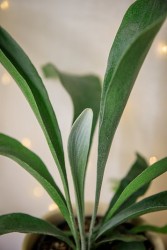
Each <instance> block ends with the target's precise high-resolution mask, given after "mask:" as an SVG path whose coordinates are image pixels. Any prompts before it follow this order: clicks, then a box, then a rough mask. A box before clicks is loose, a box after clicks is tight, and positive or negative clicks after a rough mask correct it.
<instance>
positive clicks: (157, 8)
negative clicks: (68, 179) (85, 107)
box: [92, 0, 167, 224]
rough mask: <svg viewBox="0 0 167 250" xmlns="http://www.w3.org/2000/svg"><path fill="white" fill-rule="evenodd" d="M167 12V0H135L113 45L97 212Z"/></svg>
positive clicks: (101, 134) (105, 90)
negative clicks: (122, 123)
mask: <svg viewBox="0 0 167 250" xmlns="http://www.w3.org/2000/svg"><path fill="white" fill-rule="evenodd" d="M166 15H167V1H166V0H165V1H164V0H138V1H135V2H134V4H132V6H131V7H130V8H129V9H128V11H127V12H126V14H125V16H124V18H123V21H122V23H121V26H120V28H119V30H118V33H117V35H116V38H115V40H114V43H113V46H112V48H111V51H110V55H109V58H108V66H107V70H106V75H105V79H104V86H103V92H102V99H101V106H100V126H99V144H98V163H97V187H96V202H95V212H94V214H96V212H97V207H98V203H99V198H100V190H101V185H102V179H103V175H104V169H105V165H106V162H107V158H108V154H109V150H110V146H111V143H112V140H113V137H114V134H115V131H116V129H117V126H118V123H119V120H120V118H121V115H122V113H123V110H124V108H125V105H126V103H127V100H128V97H129V95H130V92H131V89H132V87H133V85H134V82H135V80H136V77H137V75H138V72H139V70H140V68H141V66H142V63H143V61H144V59H145V57H146V55H147V53H148V51H149V48H150V46H151V44H152V42H153V40H154V37H155V36H156V34H157V32H158V31H159V29H160V27H161V25H162V24H163V22H164V20H165V18H166ZM94 218H95V216H94V217H93V220H94ZM92 224H93V223H92Z"/></svg>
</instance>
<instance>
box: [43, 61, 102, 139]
mask: <svg viewBox="0 0 167 250" xmlns="http://www.w3.org/2000/svg"><path fill="white" fill-rule="evenodd" d="M42 69H43V72H44V74H45V76H46V77H47V78H57V77H58V78H59V79H60V82H61V83H62V85H63V87H64V88H65V89H66V91H67V92H68V94H69V95H70V97H71V100H72V102H73V107H74V115H73V122H74V121H75V120H76V119H77V117H78V116H79V115H80V114H81V113H82V111H83V110H84V109H86V108H90V109H92V110H93V124H92V136H93V133H94V130H95V126H96V123H97V119H98V115H99V109H100V96H101V84H100V80H99V78H98V77H97V76H95V75H83V76H78V75H72V74H67V73H64V72H61V71H60V70H58V69H57V67H55V66H54V65H53V64H52V63H48V64H46V65H44V66H43V67H42Z"/></svg>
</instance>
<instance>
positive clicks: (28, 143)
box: [21, 137, 32, 149]
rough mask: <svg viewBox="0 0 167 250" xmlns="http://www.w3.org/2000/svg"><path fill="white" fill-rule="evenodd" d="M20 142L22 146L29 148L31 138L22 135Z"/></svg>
mask: <svg viewBox="0 0 167 250" xmlns="http://www.w3.org/2000/svg"><path fill="white" fill-rule="evenodd" d="M21 143H22V144H23V146H25V147H27V148H29V149H30V148H31V146H32V145H31V140H30V139H29V138H27V137H24V138H23V139H22V140H21Z"/></svg>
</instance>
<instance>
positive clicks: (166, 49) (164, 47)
mask: <svg viewBox="0 0 167 250" xmlns="http://www.w3.org/2000/svg"><path fill="white" fill-rule="evenodd" d="M158 51H159V53H160V54H161V55H167V44H159V46H158Z"/></svg>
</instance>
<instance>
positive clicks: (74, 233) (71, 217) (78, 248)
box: [64, 186, 81, 250]
mask: <svg viewBox="0 0 167 250" xmlns="http://www.w3.org/2000/svg"><path fill="white" fill-rule="evenodd" d="M64 192H65V196H66V200H67V207H68V210H69V213H70V219H71V225H72V228H71V230H72V232H73V236H74V239H75V243H76V250H80V249H81V247H80V242H79V237H78V232H77V228H76V223H75V218H74V213H73V209H72V204H71V199H70V194H69V190H68V187H67V186H64Z"/></svg>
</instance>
